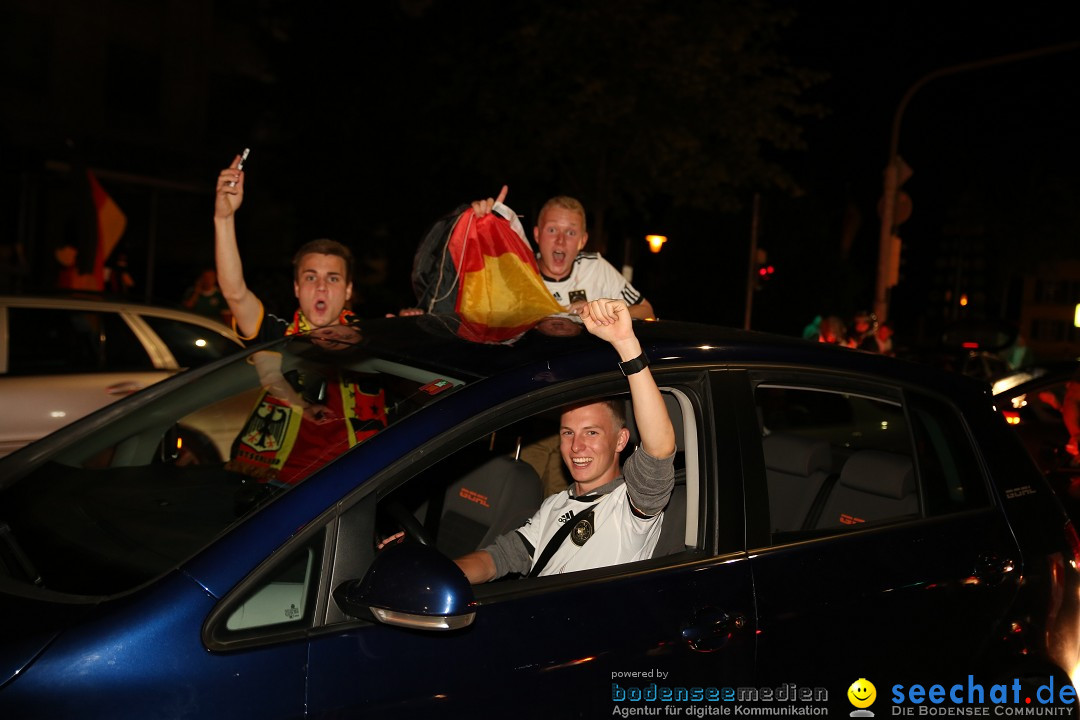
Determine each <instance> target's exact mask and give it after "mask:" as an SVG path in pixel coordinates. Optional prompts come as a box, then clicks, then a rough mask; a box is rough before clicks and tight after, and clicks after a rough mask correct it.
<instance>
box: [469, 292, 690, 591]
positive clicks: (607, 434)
mask: <svg viewBox="0 0 1080 720" xmlns="http://www.w3.org/2000/svg"><path fill="white" fill-rule="evenodd" d="M580 315H581V318H582V320H583V321H584V324H585V328H586V329H587V330H588V331H589V332H590V333H592V334H593V335H596V336H597V337H599V338H601V339H603V340H606V341H608V342H609V343H611V345H612V347H614V348H615V351H616V352H617V353H618V355H619V359H620V361H621V362H620V363H619V367H620V368H621V369H622V371H623V373H624V374H625V375H626V379H627V382H628V383H629V385H630V398H631V400H632V401H633V407H634V420H635V421H636V422H637V426H638V430H639V432H640V435H641V444H640V445H638V447H637V448H635V450H634V453H633V455H631V456H630V458H629V459H628V460H627V461H626V464H625V466H623V467H622V468H621V472H620V467H619V453H620V452H621V451H622V450H623V448H625V447H626V444H627V442H628V441H629V439H630V431H629V430H627V428H626V421H625V417H624V416H623V409H622V400H600V401H597V402H590V403H582V404H577V405H572V406H570V407H567V408H565V409H564V410H563V413H562V416H561V418H560V429H559V434H560V438H561V440H560V451H561V454H562V458H563V462H564V463H565V464H566V467H567V468H568V469H569V470H570V475H571V477H572V478H573V482H572V483H571V485H570V487H568V488H567V489H566V490H564V491H563V492H560V493H557V494H555V495H552V496H550V497H548V498H547V499H546V500H544V502H543V504H542V505H541V506H540V509H539V510H538V511H537V512H536V514H535V515H533V517H532V518H530V519H529V520H528V521H527V522H526V523H525V524H524V525H523V526H522V527H520V528H519V529H517V530H515V531H514V532H511V533H507V534H505V535H502V536H500V537H498V538H497V539H496V540H495V542H494V543H493V544H491V545H489V546H488V547H486V548H484V549H482V550H478V551H476V552H473V553H469V554H468V555H464V556H462V557H460V558H458V559H457V560H455V562H456V563H457V564H458V567H460V568H461V570H462V571H463V572H464V573H465V575H466V577H468V578H469V582H471V583H474V584H476V583H482V582H487V581H488V580H492V579H494V578H497V577H502V576H503V575H506V574H508V573H519V574H521V575H530V576H540V575H552V574H555V573H561V572H570V571H573V570H586V569H589V568H596V567H606V566H608V565H615V564H619V563H625V562H633V561H635V560H644V559H646V558H649V557H650V556H651V555H652V551H653V549H654V548H655V547H656V541H657V539H658V538H659V537H660V527H661V524H662V522H663V510H664V507H665V506H666V505H667V502H668V498H669V497H670V495H671V490H672V487H673V486H674V477H675V471H674V465H673V461H674V456H675V430H674V428H673V427H672V424H671V418H670V417H668V413H667V407H666V406H665V404H664V399H663V397H662V396H661V395H660V390H659V388H657V386H656V381H655V380H654V379H653V376H652V373H651V372H650V371H649V367H648V364H649V361H648V358H646V356H645V353H644V352H642V349H641V344H640V342H639V341H638V339H637V336H636V335H634V328H633V323H632V322H631V319H630V312H629V308H628V307H627V305H626V303H625V302H623V301H622V300H613V299H602V300H593V301H590V302H588V303H584V304H583V305H581V307H580Z"/></svg>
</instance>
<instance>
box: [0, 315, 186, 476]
mask: <svg viewBox="0 0 1080 720" xmlns="http://www.w3.org/2000/svg"><path fill="white" fill-rule="evenodd" d="M6 322H7V357H6V366H5V367H4V368H3V372H2V374H0V394H2V395H3V397H4V400H5V403H4V408H3V410H2V411H0V455H4V454H7V453H9V452H12V451H13V450H16V449H18V448H20V447H22V446H23V445H25V444H27V443H29V442H32V441H34V440H36V439H38V438H40V437H42V436H44V435H47V434H48V433H51V432H52V431H54V430H56V429H58V428H60V427H63V426H64V425H67V424H68V423H69V422H71V421H73V420H75V419H77V418H80V417H82V416H84V415H86V414H88V413H91V412H93V411H94V410H97V409H99V408H101V407H104V406H105V405H108V404H109V403H111V402H114V401H116V400H118V399H120V398H122V397H125V396H127V395H130V394H131V393H133V392H135V391H136V390H139V389H142V388H144V387H146V386H148V385H151V384H153V383H155V382H158V381H160V380H163V379H164V378H166V377H168V376H169V375H170V374H171V373H169V372H165V371H162V370H159V369H157V368H155V366H154V363H153V361H152V359H151V358H150V356H149V355H148V354H147V352H146V350H145V348H144V347H143V345H142V343H141V342H140V341H139V339H138V338H137V337H136V335H135V334H134V333H133V332H132V330H131V328H130V327H129V326H128V324H127V323H126V322H125V321H124V319H123V318H122V317H120V315H119V314H118V313H115V312H110V311H106V310H71V309H64V308H35V307H20V306H13V307H8V308H7V309H6Z"/></svg>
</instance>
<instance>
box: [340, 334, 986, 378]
mask: <svg viewBox="0 0 1080 720" xmlns="http://www.w3.org/2000/svg"><path fill="white" fill-rule="evenodd" d="M360 326H361V329H362V331H363V334H364V338H365V343H368V342H370V343H371V344H372V345H374V346H376V347H378V348H379V352H380V354H381V355H383V356H384V357H385V356H387V355H393V356H397V358H399V359H400V360H401V361H403V362H408V363H410V364H414V365H419V366H427V367H430V368H432V369H439V370H444V371H452V372H454V373H455V374H457V375H458V376H462V377H464V376H472V377H488V376H492V375H498V374H501V373H503V372H505V371H508V370H511V369H514V368H521V367H527V366H534V365H538V364H543V363H545V362H548V361H551V360H554V359H556V358H560V357H564V356H570V355H574V356H576V357H575V362H580V363H582V364H583V365H589V366H594V365H595V368H589V371H593V370H594V369H595V370H603V369H605V368H607V367H609V366H610V368H611V369H615V367H616V364H615V363H616V361H617V358H616V357H615V352H614V350H613V349H612V348H611V347H610V346H609V345H608V344H607V343H605V342H603V341H601V340H599V339H598V338H595V337H593V336H591V335H590V334H588V333H587V332H584V331H582V332H581V333H579V334H577V335H574V336H571V337H561V336H560V337H555V336H550V335H545V334H543V333H541V332H540V331H538V330H536V329H532V330H529V331H527V332H525V333H524V334H522V335H521V336H520V337H519V338H517V339H516V340H515V341H513V342H512V343H505V344H498V343H476V342H470V341H467V340H464V339H462V338H461V337H459V336H458V335H457V334H456V333H455V330H456V325H455V324H454V323H453V322H452V321H448V320H447V319H445V318H443V317H439V316H433V315H426V316H418V317H401V318H390V319H373V320H368V321H361V322H360ZM634 330H635V334H636V335H637V337H638V339H639V340H640V342H641V345H642V348H643V349H644V350H645V351H646V353H647V354H648V355H649V358H650V360H651V362H652V363H653V365H654V366H657V365H662V364H694V363H714V364H715V363H725V362H730V363H735V364H782V365H794V366H799V365H802V366H806V367H814V368H818V369H820V368H822V367H826V368H833V369H835V370H837V371H851V372H859V373H863V374H866V375H871V376H879V377H881V378H882V379H886V378H887V379H890V380H893V381H900V382H905V383H913V384H919V385H924V386H926V387H933V388H935V389H937V390H940V391H942V392H945V393H946V394H951V391H953V390H956V389H960V388H966V390H967V391H969V392H985V393H989V384H988V383H985V382H983V381H980V380H976V379H974V378H970V377H965V376H961V375H958V374H956V373H951V372H948V371H945V370H941V369H939V368H934V367H931V366H927V365H923V364H919V363H913V362H908V361H905V360H899V359H896V358H891V357H884V356H881V355H877V354H874V353H868V352H862V351H858V350H852V349H849V348H841V347H836V346H829V345H825V344H821V343H814V342H809V341H806V340H803V339H801V338H795V337H790V336H783V335H774V334H770V333H763V332H757V331H746V330H741V329H735V328H728V327H721V326H714V325H705V324H699V323H688V322H680V321H671V320H659V321H635V322H634ZM582 369H583V370H585V369H586V368H584V367H583V368H582Z"/></svg>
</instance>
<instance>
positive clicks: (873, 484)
mask: <svg viewBox="0 0 1080 720" xmlns="http://www.w3.org/2000/svg"><path fill="white" fill-rule="evenodd" d="M840 484H841V485H845V486H847V487H849V488H852V489H854V490H861V491H862V492H865V493H870V494H872V495H880V496H881V497H886V498H892V499H893V500H900V499H901V498H904V497H906V496H908V495H910V494H912V493H913V492H915V467H914V466H913V465H912V464H911V458H909V457H907V456H906V455H897V454H896V453H888V452H882V451H880V450H860V451H859V452H857V453H855V454H854V455H852V456H851V457H850V458H849V459H848V461H847V462H846V463H844V467H843V469H842V470H841V471H840Z"/></svg>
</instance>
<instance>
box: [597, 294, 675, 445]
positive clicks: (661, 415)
mask: <svg viewBox="0 0 1080 720" xmlns="http://www.w3.org/2000/svg"><path fill="white" fill-rule="evenodd" d="M579 314H580V315H581V318H582V320H583V321H584V322H585V329H587V330H588V331H589V332H590V333H592V334H593V335H595V336H597V337H598V338H600V339H602V340H607V341H608V342H609V343H611V346H612V347H613V348H615V352H617V353H618V354H619V360H620V361H621V362H628V361H630V360H634V359H635V358H637V357H639V356H641V354H642V350H641V343H640V342H639V341H638V339H637V335H635V334H634V326H633V321H632V320H631V315H630V309H629V308H628V307H627V306H626V303H625V302H623V301H622V300H612V299H603V300H593V301H591V302H588V303H586V304H584V305H583V306H581V308H580V309H579ZM626 379H627V382H629V384H630V398H631V400H633V404H634V420H635V422H636V423H637V426H638V433H639V434H640V436H641V446H642V448H643V449H644V450H645V452H647V453H649V455H652V456H653V457H654V458H666V457H668V456H669V455H671V454H672V453H674V452H675V429H674V427H672V425H671V418H670V417H668V413H667V406H666V405H665V404H664V398H663V397H662V396H661V395H660V388H658V387H657V386H656V380H654V379H653V376H652V372H651V371H650V370H649V368H648V367H646V368H644V369H642V370H639V371H638V372H634V373H632V374H630V375H627V376H626Z"/></svg>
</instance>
